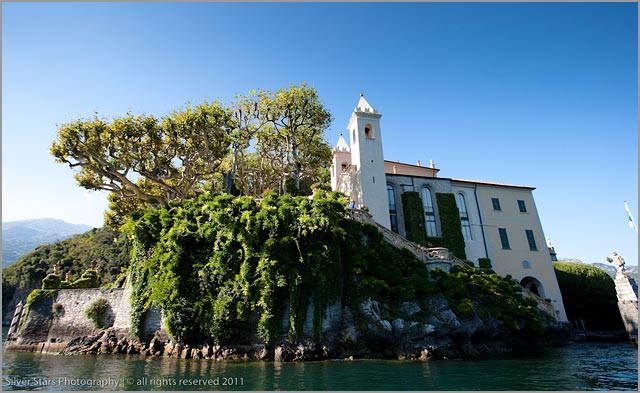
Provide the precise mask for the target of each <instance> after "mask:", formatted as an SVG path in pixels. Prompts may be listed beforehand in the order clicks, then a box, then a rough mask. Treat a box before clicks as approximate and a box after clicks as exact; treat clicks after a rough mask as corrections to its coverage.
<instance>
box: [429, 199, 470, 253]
mask: <svg viewBox="0 0 640 393" xmlns="http://www.w3.org/2000/svg"><path fill="white" fill-rule="evenodd" d="M436 201H437V203H438V212H439V215H440V226H441V228H442V238H433V237H430V238H428V239H427V240H428V242H429V243H430V244H431V245H432V246H435V247H446V248H448V249H449V251H451V252H452V253H453V255H455V256H456V257H458V258H460V259H466V258H467V254H466V253H465V251H464V247H465V244H464V237H463V236H462V224H460V212H459V211H458V206H457V205H456V199H455V196H454V195H453V194H449V193H440V192H437V193H436Z"/></svg>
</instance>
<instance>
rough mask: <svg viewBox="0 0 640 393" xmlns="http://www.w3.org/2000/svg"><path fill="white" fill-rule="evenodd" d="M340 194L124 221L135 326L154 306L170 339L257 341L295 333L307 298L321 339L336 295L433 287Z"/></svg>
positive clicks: (406, 294) (213, 199) (212, 200)
mask: <svg viewBox="0 0 640 393" xmlns="http://www.w3.org/2000/svg"><path fill="white" fill-rule="evenodd" d="M346 202H347V200H346V197H345V196H344V195H342V194H339V193H333V192H325V191H318V192H317V193H316V194H315V195H314V198H313V199H309V198H307V197H291V196H282V197H278V196H276V195H275V194H272V193H267V194H265V195H264V196H263V199H262V200H261V201H256V200H254V199H252V198H249V197H237V198H234V197H232V196H229V195H211V196H205V197H201V198H200V199H198V200H196V201H183V202H179V203H171V204H169V205H167V206H166V207H164V208H162V209H150V210H146V211H143V212H139V213H136V214H134V215H133V216H131V217H130V218H129V219H128V221H127V223H126V224H125V225H124V226H123V230H124V231H126V232H127V233H128V235H129V236H130V239H131V243H132V245H133V247H132V265H131V268H130V271H131V284H132V309H133V310H132V325H133V326H134V333H135V334H139V333H140V330H141V329H140V327H141V325H142V320H143V317H144V312H145V311H146V310H148V308H149V307H150V305H151V304H155V305H157V306H158V307H160V308H161V310H162V312H163V314H164V316H165V318H166V321H167V330H168V332H169V333H170V334H171V335H172V336H173V337H174V338H175V339H176V340H178V341H183V342H201V341H202V340H204V339H212V340H213V341H216V342H220V341H224V340H230V339H232V338H233V337H236V336H237V335H238V334H240V333H242V332H244V333H246V332H247V331H249V330H250V329H255V331H254V333H256V334H257V335H258V337H260V338H261V339H262V340H264V341H265V342H270V341H272V340H273V339H275V338H277V337H280V336H281V335H283V334H287V335H288V336H289V337H292V338H296V337H300V336H301V334H302V330H303V325H304V321H305V319H306V312H307V309H308V306H309V302H313V305H314V315H313V332H314V335H315V336H316V337H318V338H319V337H320V335H321V333H322V317H323V312H324V309H325V308H326V307H327V306H328V305H330V304H332V303H333V302H335V301H336V300H342V301H344V302H350V301H355V300H356V298H357V297H375V298H378V299H380V300H384V301H387V302H399V301H404V300H410V299H415V297H416V296H421V295H424V294H426V293H428V292H429V291H432V290H434V287H433V284H430V283H429V281H428V276H427V272H426V269H425V268H424V265H423V264H422V263H421V262H420V261H418V260H417V259H415V257H414V256H413V255H412V254H411V253H410V252H409V251H406V250H404V251H399V250H397V249H395V248H393V247H392V246H390V245H389V244H387V243H386V242H385V241H384V239H383V238H382V235H381V234H380V232H378V230H377V229H376V228H375V227H373V226H371V225H369V224H364V223H359V222H355V221H352V220H350V219H348V218H347V213H346V208H345V207H346ZM286 307H288V310H287V309H286ZM287 311H288V314H289V331H288V332H282V331H281V328H282V319H283V316H284V315H286V314H287ZM251 315H255V316H256V319H257V323H255V322H252V318H250V316H251Z"/></svg>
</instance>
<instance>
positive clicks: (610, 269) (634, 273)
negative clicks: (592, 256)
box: [591, 262, 638, 281]
mask: <svg viewBox="0 0 640 393" xmlns="http://www.w3.org/2000/svg"><path fill="white" fill-rule="evenodd" d="M591 265H593V266H595V267H597V268H598V269H602V270H604V271H605V272H607V274H608V275H610V276H611V278H616V270H617V269H616V267H615V266H614V265H613V264H612V263H611V264H606V263H600V262H595V263H592V264H591ZM624 270H625V272H627V276H629V277H631V278H633V279H634V280H636V281H638V266H635V265H626V264H625V265H624Z"/></svg>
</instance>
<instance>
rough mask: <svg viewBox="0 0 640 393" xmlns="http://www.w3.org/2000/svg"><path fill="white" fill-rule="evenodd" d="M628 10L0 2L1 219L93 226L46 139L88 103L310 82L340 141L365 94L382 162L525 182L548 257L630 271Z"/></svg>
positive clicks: (111, 107) (160, 107)
mask: <svg viewBox="0 0 640 393" xmlns="http://www.w3.org/2000/svg"><path fill="white" fill-rule="evenodd" d="M637 18H638V12H637V4H636V3H617V4H616V3H564V4H548V3H513V4H503V3H478V4H475V3H418V4H416V3H405V4H380V3H370V4H368V3H352V4H336V3H331V4H326V3H316V4H313V3H307V4H304V3H303V4H290V3H281V4H263V3H259V4H246V3H240V4H220V3H81V4H78V3H67V4H55V3H53V4H51V3H3V4H2V115H3V116H2V220H3V221H13V220H18V219H26V218H42V217H55V218H61V219H64V220H66V221H69V222H73V223H86V224H89V225H93V226H101V225H102V215H103V211H104V209H105V207H106V199H105V195H104V194H101V193H95V192H94V193H89V192H87V191H86V190H84V189H81V188H80V187H78V186H76V185H75V181H74V179H73V173H72V171H71V170H70V169H69V168H68V167H66V166H63V165H60V164H56V163H55V162H54V160H53V158H52V157H51V156H50V155H49V152H48V151H49V147H50V145H51V142H52V141H53V139H54V138H55V136H56V126H57V125H60V124H63V123H66V122H68V121H70V120H71V119H75V118H79V117H90V116H92V114H93V113H94V112H98V113H99V114H100V115H103V116H107V117H111V116H118V115H122V114H124V113H125V112H127V111H132V112H133V113H147V114H154V115H156V116H162V115H164V114H167V113H168V112H170V111H171V110H173V109H175V108H177V107H180V106H182V105H184V104H185V103H186V102H188V101H193V102H200V101H202V100H205V99H208V100H213V99H218V100H220V101H222V102H229V101H231V100H232V99H233V96H234V95H235V94H245V93H247V92H248V91H249V90H251V89H256V88H264V89H274V90H275V89H278V88H281V87H287V86H289V85H290V84H291V83H295V84H299V83H302V82H306V83H307V84H309V85H310V86H312V87H315V88H316V89H317V90H318V92H319V95H320V98H321V99H322V100H323V102H324V103H325V105H326V107H327V108H328V109H329V110H330V111H331V113H332V114H333V118H334V121H333V124H332V126H331V128H330V129H329V130H328V132H327V139H328V141H329V142H330V143H331V144H332V145H334V144H335V142H336V141H337V138H338V135H339V134H340V132H342V131H343V130H344V129H345V127H346V125H347V122H348V120H349V116H350V113H351V111H352V110H353V108H354V106H355V104H356V103H357V101H358V96H359V94H360V93H361V92H362V93H364V94H365V97H366V98H367V100H368V101H369V103H371V105H372V106H373V107H375V108H376V109H377V110H379V111H380V112H381V113H382V114H383V118H382V123H381V125H382V133H383V141H384V154H385V158H386V159H388V160H400V161H402V162H408V163H415V162H416V160H421V161H422V162H423V163H428V162H429V160H431V159H432V160H434V161H435V163H436V166H437V167H438V168H440V169H441V171H440V176H442V177H454V178H466V179H478V180H488V181H496V182H504V183H511V184H522V185H528V186H533V187H536V190H535V191H534V197H535V198H536V204H537V208H538V210H539V213H540V217H541V221H542V224H543V228H544V230H545V235H546V236H549V237H550V238H551V240H552V242H553V244H554V245H555V247H556V250H557V252H558V255H559V256H560V257H566V258H579V259H581V260H583V261H584V262H605V261H604V258H605V257H606V256H608V255H609V254H610V253H611V251H613V250H616V251H617V252H618V253H619V254H621V255H622V256H623V257H625V259H626V260H627V263H628V264H633V265H635V264H637V260H638V259H637V255H638V251H637V250H638V243H637V241H638V240H637V239H638V237H637V234H636V232H635V231H634V230H633V229H631V228H629V226H628V225H627V222H626V215H625V211H624V206H623V201H624V200H627V201H628V203H629V206H630V208H631V211H632V212H633V214H634V215H635V216H636V217H635V218H636V219H637V218H638V217H637V215H638V195H637V194H638V180H637V179H638V112H637V108H638V78H637V76H638V72H637V69H638V64H637V59H638V52H637V50H638V49H637V48H638V42H637V37H638V30H637V28H638V26H637Z"/></svg>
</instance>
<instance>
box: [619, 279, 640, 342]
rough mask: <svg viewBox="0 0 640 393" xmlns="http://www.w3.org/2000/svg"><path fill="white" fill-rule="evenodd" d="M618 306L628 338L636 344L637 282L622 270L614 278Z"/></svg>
mask: <svg viewBox="0 0 640 393" xmlns="http://www.w3.org/2000/svg"><path fill="white" fill-rule="evenodd" d="M615 284H616V293H617V295H618V308H619V309H620V316H621V317H622V322H624V327H625V329H626V330H627V333H628V334H629V339H630V340H631V342H632V343H633V344H634V345H636V346H637V345H638V284H637V283H636V281H635V280H634V279H633V278H631V277H629V276H627V275H626V274H625V273H624V272H618V273H617V274H616V279H615Z"/></svg>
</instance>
